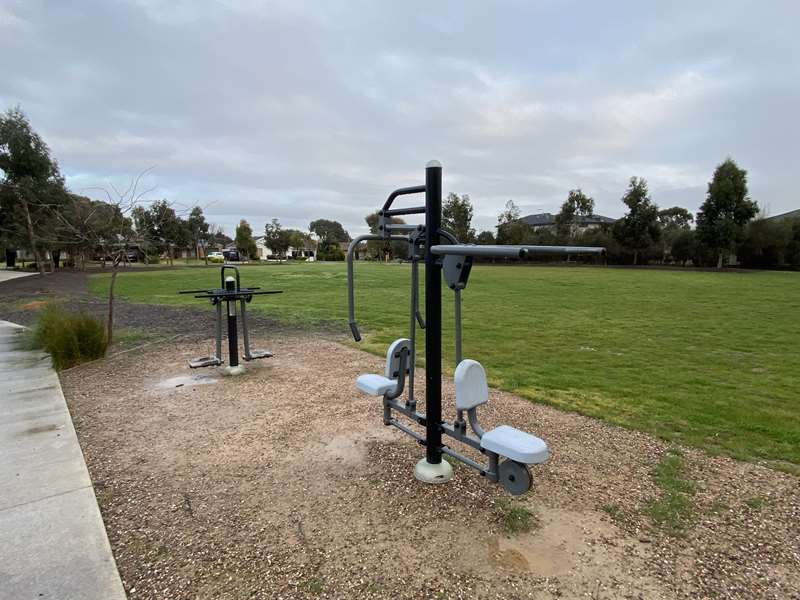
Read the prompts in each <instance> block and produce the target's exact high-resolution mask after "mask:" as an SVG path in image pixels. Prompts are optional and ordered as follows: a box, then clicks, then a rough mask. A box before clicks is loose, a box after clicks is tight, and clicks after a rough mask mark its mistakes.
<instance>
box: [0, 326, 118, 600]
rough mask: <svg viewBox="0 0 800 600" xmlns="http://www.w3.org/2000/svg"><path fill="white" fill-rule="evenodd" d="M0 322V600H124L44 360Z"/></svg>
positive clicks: (89, 484) (69, 423)
mask: <svg viewBox="0 0 800 600" xmlns="http://www.w3.org/2000/svg"><path fill="white" fill-rule="evenodd" d="M22 331H23V330H22V328H20V327H19V326H17V325H14V324H12V323H8V322H7V321H0V600H29V599H30V600H34V599H35V600H39V599H43V598H44V599H58V600H72V599H75V600H78V599H80V600H92V599H95V598H96V599H99V600H117V599H124V598H125V591H124V590H123V588H122V582H121V581H120V577H119V573H118V572H117V566H116V563H115V562H114V556H113V554H112V553H111V547H110V546H109V543H108V538H107V537H106V530H105V527H104V526H103V520H102V518H101V516H100V510H99V509H98V507H97V500H96V499H95V496H94V489H93V487H92V481H91V479H90V478H89V471H88V470H87V469H86V463H85V462H84V460H83V453H82V452H81V448H80V445H79V444H78V438H77V436H76V435H75V429H74V428H73V426H72V419H71V418H70V415H69V411H68V410H67V403H66V401H65V400H64V394H63V393H62V391H61V384H60V383H59V380H58V376H57V375H56V372H55V371H54V370H53V369H52V368H51V367H50V359H49V357H48V356H47V355H46V354H43V353H41V352H28V351H23V350H21V349H20V348H19V336H20V333H21V332H22Z"/></svg>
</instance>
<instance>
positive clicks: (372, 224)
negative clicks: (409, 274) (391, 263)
mask: <svg viewBox="0 0 800 600" xmlns="http://www.w3.org/2000/svg"><path fill="white" fill-rule="evenodd" d="M364 220H365V221H366V222H367V225H368V226H369V230H370V233H375V234H377V233H378V221H379V218H378V213H377V212H374V213H370V214H368V215H367V216H366V217H364ZM389 222H390V223H391V224H393V225H402V224H403V223H405V221H404V220H403V219H401V218H400V217H389ZM367 256H368V257H370V258H374V259H376V260H386V261H388V260H391V259H392V258H406V257H407V256H408V244H407V243H405V242H400V241H394V242H393V241H390V240H370V241H368V242H367Z"/></svg>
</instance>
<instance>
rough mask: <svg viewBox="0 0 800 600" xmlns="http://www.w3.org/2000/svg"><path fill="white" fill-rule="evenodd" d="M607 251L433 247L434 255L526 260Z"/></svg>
mask: <svg viewBox="0 0 800 600" xmlns="http://www.w3.org/2000/svg"><path fill="white" fill-rule="evenodd" d="M605 252H606V249H605V248H600V247H593V246H510V245H509V246H504V245H485V246H476V245H474V244H440V245H437V246H432V247H431V253H432V254H438V255H448V254H449V255H456V256H483V257H486V258H525V257H526V256H534V255H538V254H550V255H567V254H605Z"/></svg>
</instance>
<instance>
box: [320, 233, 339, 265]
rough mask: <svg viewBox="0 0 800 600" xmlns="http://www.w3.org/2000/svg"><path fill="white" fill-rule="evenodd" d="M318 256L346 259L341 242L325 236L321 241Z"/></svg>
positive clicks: (322, 258)
mask: <svg viewBox="0 0 800 600" xmlns="http://www.w3.org/2000/svg"><path fill="white" fill-rule="evenodd" d="M317 257H318V258H319V259H320V260H344V259H345V254H344V250H342V247H341V245H340V242H337V241H335V240H331V239H328V238H324V239H323V240H322V241H321V242H320V243H319V250H318V251H317Z"/></svg>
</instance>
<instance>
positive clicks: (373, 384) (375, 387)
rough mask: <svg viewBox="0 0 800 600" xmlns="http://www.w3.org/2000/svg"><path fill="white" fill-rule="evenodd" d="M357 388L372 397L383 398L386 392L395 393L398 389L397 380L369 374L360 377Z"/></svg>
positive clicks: (357, 380)
mask: <svg viewBox="0 0 800 600" xmlns="http://www.w3.org/2000/svg"><path fill="white" fill-rule="evenodd" d="M356 387H357V388H358V389H359V390H361V391H362V392H364V393H365V394H369V395H370V396H383V395H384V394H385V393H386V392H394V391H395V389H397V380H396V379H389V378H388V377H384V376H383V375H375V374H374V373H369V374H367V375H359V376H358V379H356Z"/></svg>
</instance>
